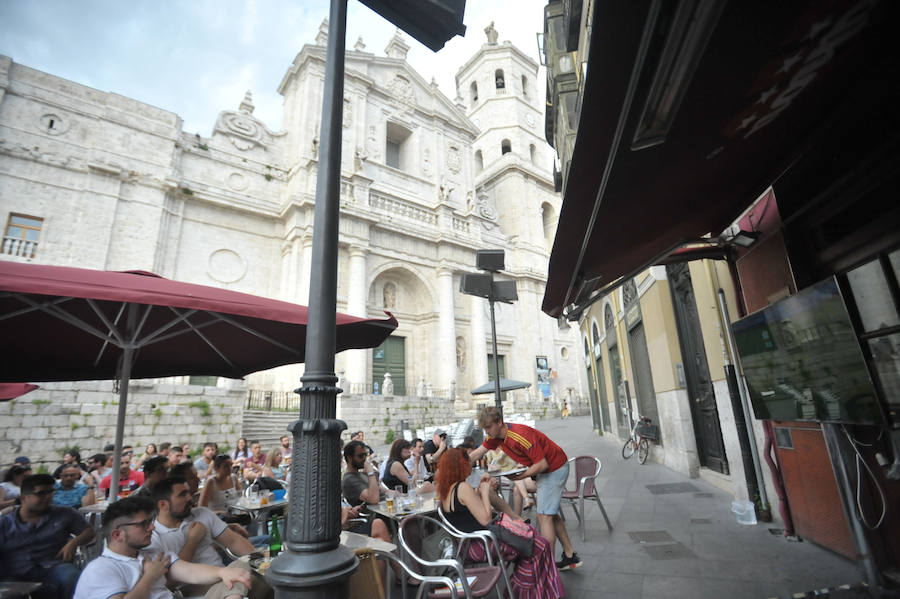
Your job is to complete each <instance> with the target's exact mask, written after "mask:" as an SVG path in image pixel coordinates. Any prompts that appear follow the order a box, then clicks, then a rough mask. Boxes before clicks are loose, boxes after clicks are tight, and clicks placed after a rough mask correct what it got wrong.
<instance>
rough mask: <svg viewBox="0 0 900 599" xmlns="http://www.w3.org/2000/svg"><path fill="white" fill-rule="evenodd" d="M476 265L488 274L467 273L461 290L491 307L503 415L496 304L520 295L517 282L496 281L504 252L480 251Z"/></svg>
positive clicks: (496, 394) (497, 386) (496, 386)
mask: <svg viewBox="0 0 900 599" xmlns="http://www.w3.org/2000/svg"><path fill="white" fill-rule="evenodd" d="M475 265H476V266H477V267H478V268H479V269H481V270H484V271H487V273H488V274H486V275H481V274H476V273H467V274H464V275H463V276H462V278H461V279H460V282H459V290H460V292H462V293H465V294H467V295H477V296H478V297H484V298H487V300H488V304H489V305H490V307H491V351H492V352H493V359H494V405H495V406H497V409H498V410H500V413H501V414H502V413H503V403H502V402H501V401H500V358H499V356H498V355H497V320H496V318H495V317H494V302H504V303H507V304H511V303H513V302H514V301H516V300H517V299H519V295H518V293H517V292H516V282H515V281H495V280H494V273H495V272H500V271H501V270H503V267H504V252H503V250H478V251H477V252H475Z"/></svg>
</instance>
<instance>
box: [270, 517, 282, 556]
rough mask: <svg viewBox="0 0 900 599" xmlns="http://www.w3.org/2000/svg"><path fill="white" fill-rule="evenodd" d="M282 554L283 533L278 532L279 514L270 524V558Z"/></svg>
mask: <svg viewBox="0 0 900 599" xmlns="http://www.w3.org/2000/svg"><path fill="white" fill-rule="evenodd" d="M279 553H281V532H280V531H279V530H278V514H275V515H274V516H272V521H271V522H270V524H269V557H275V556H276V555H278V554H279Z"/></svg>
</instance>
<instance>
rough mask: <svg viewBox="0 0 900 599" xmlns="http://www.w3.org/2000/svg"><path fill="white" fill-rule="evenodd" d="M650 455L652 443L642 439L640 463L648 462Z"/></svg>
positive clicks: (639, 455)
mask: <svg viewBox="0 0 900 599" xmlns="http://www.w3.org/2000/svg"><path fill="white" fill-rule="evenodd" d="M649 455H650V442H649V441H647V439H641V444H640V446H638V462H640V463H641V464H643V463H644V462H646V461H647V456H649Z"/></svg>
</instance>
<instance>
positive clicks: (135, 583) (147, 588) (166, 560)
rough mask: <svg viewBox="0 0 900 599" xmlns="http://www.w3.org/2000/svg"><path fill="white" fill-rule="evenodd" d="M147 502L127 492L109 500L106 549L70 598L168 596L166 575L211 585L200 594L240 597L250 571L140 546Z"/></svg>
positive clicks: (148, 515)
mask: <svg viewBox="0 0 900 599" xmlns="http://www.w3.org/2000/svg"><path fill="white" fill-rule="evenodd" d="M154 511H155V510H154V505H153V501H152V500H151V499H149V498H146V497H127V498H125V499H122V500H120V501H117V502H115V503H112V504H110V506H109V508H107V510H106V514H105V515H104V523H103V532H104V536H105V537H106V548H105V549H104V550H103V553H102V554H101V555H100V557H98V558H96V559H94V560H93V561H91V562H90V563H89V564H88V565H87V567H85V569H84V572H82V573H81V577H80V578H79V579H78V586H77V587H76V588H75V596H74V599H97V598H98V597H102V598H103V599H124V598H125V596H126V595H131V596H133V597H141V598H145V599H172V598H173V597H174V596H173V595H172V592H171V591H169V589H167V588H166V578H167V576H168V578H169V579H170V580H172V581H175V582H182V583H188V584H197V585H213V586H212V587H210V589H209V591H207V593H206V595H205V598H206V599H240V598H241V597H244V596H245V595H246V591H247V588H248V587H249V586H250V573H249V572H248V571H246V570H243V569H240V568H222V567H215V566H209V565H206V564H193V563H191V562H189V561H186V560H184V559H179V558H178V556H177V555H173V554H171V553H166V552H160V553H159V554H156V555H154V554H153V553H151V552H148V551H146V548H147V547H148V546H149V545H150V538H151V535H152V533H153V513H154Z"/></svg>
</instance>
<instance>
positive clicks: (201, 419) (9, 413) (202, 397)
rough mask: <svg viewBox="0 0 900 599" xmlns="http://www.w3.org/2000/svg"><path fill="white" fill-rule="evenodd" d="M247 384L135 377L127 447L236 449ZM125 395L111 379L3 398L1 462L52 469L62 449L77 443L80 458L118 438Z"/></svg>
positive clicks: (50, 386) (0, 406)
mask: <svg viewBox="0 0 900 599" xmlns="http://www.w3.org/2000/svg"><path fill="white" fill-rule="evenodd" d="M246 394H247V391H246V389H245V388H244V387H243V386H240V387H236V388H232V389H226V388H221V387H202V386H198V385H168V384H153V383H149V382H146V381H140V380H138V381H132V382H131V385H130V387H129V393H128V405H127V412H126V417H125V436H124V440H125V444H128V445H133V446H134V449H135V454H136V455H140V454H141V453H143V449H144V447H145V446H146V445H147V443H157V444H158V443H160V442H164V441H169V442H171V443H190V444H191V446H192V447H194V448H196V447H197V446H199V445H201V444H203V443H204V442H206V441H215V442H216V443H219V445H220V446H224V445H228V446H234V444H235V443H236V441H237V438H238V436H239V435H240V433H241V422H242V417H243V405H244V400H245V398H246ZM118 410H119V395H118V393H115V392H114V391H113V383H112V381H88V382H80V383H41V388H40V389H36V390H35V391H32V392H31V393H28V394H26V395H23V396H21V397H19V398H17V399H13V400H10V401H7V402H2V403H0V421H2V422H3V438H2V439H0V455H3V456H4V457H3V460H2V462H3V465H4V466H5V465H6V464H7V463H9V462H12V460H13V458H15V456H19V455H25V456H28V457H29V458H30V459H31V462H32V464H34V465H35V468H37V466H39V465H44V466H46V467H47V468H48V469H50V470H51V471H52V470H53V467H55V466H56V465H58V463H59V462H60V461H61V458H62V454H61V453H60V452H61V451H63V450H64V449H65V448H67V447H71V446H73V445H77V446H78V447H79V450H80V452H81V457H82V459H87V458H88V457H89V456H90V455H91V454H93V453H97V452H99V451H102V449H103V446H104V445H106V444H107V443H113V442H114V441H115V434H116V417H117V415H118Z"/></svg>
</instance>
